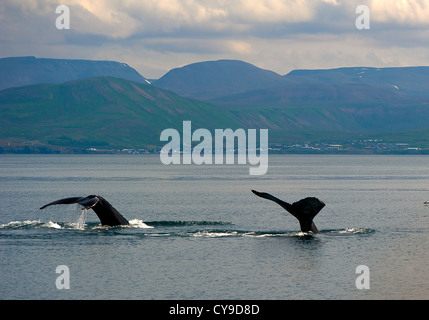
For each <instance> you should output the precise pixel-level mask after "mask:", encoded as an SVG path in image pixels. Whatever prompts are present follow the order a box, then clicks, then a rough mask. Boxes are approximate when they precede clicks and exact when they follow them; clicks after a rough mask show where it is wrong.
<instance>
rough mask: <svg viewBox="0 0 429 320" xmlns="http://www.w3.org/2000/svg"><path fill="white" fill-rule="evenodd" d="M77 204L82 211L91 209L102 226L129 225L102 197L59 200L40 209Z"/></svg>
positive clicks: (91, 196)
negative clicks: (81, 207) (56, 205)
mask: <svg viewBox="0 0 429 320" xmlns="http://www.w3.org/2000/svg"><path fill="white" fill-rule="evenodd" d="M71 203H79V204H80V205H81V206H83V209H92V210H94V212H95V214H96V215H97V216H98V218H99V219H100V221H101V224H102V225H106V226H111V227H113V226H125V225H129V222H128V221H127V219H125V218H124V217H123V216H122V215H121V214H120V213H119V212H118V211H117V210H116V209H115V208H113V207H112V205H111V204H110V203H109V202H108V201H107V200H106V199H104V198H103V197H100V196H96V195H90V196H87V197H73V198H65V199H60V200H57V201H54V202H51V203H48V204H46V205H44V206H43V207H41V208H40V209H45V208H46V207H49V206H52V205H55V204H71Z"/></svg>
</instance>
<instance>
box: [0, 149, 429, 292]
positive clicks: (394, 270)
mask: <svg viewBox="0 0 429 320" xmlns="http://www.w3.org/2000/svg"><path fill="white" fill-rule="evenodd" d="M269 160H270V163H269V170H268V173H267V174H266V175H264V176H249V170H248V166H243V165H228V166H227V165H224V166H196V165H191V166H164V165H162V164H161V162H160V160H159V157H158V156H142V155H127V156H122V155H98V156H95V155H83V156H81V155H49V156H42V155H36V156H34V155H1V156H0V298H1V299H88V298H92V299H428V298H429V275H428V274H429V253H428V248H429V206H425V205H424V204H423V202H424V201H427V200H429V157H425V156H300V155H278V156H270V158H269ZM251 189H256V190H259V191H266V192H269V193H272V194H273V195H276V196H278V197H280V198H282V199H284V200H286V201H289V202H294V201H297V200H299V199H301V198H304V197H307V196H316V197H318V198H320V199H321V200H323V201H324V202H325V203H326V207H325V208H324V209H323V210H322V211H321V212H320V213H319V215H318V216H317V217H316V218H315V220H314V221H315V224H316V225H317V227H318V228H319V230H320V231H321V232H320V233H319V234H317V235H314V236H309V235H304V234H302V233H300V232H299V224H298V222H297V221H296V220H295V218H293V217H292V216H291V215H289V214H288V213H286V212H285V211H284V210H283V209H282V208H281V207H279V206H278V205H276V204H275V203H273V202H270V201H267V200H264V199H261V198H258V197H256V196H255V195H253V194H252V193H251V192H250V190H251ZM89 194H99V195H102V196H103V197H105V198H106V199H107V200H108V201H109V202H110V203H111V204H112V205H113V206H114V207H116V208H117V209H118V210H119V211H120V212H121V213H122V214H123V215H124V216H125V217H126V218H127V219H128V220H130V221H131V226H129V227H115V228H104V227H101V226H100V224H99V221H98V220H97V217H96V216H95V214H94V213H93V212H92V211H91V210H90V211H88V212H86V213H81V211H80V210H79V208H78V206H77V205H68V206H67V205H63V206H53V207H50V208H48V209H45V210H43V211H41V210H39V207H40V206H42V205H44V204H46V203H48V202H51V201H53V200H57V199H60V198H63V197H69V196H86V195H89ZM148 226H151V227H153V228H148ZM59 265H66V266H68V268H69V270H70V289H69V290H59V289H57V287H56V279H57V277H58V276H59V274H57V273H56V272H55V270H56V268H57V266H59ZM359 265H366V266H368V268H369V270H370V278H369V279H370V289H368V290H365V289H363V290H358V289H357V288H356V284H355V283H356V278H357V277H358V276H359V274H356V267H357V266H359Z"/></svg>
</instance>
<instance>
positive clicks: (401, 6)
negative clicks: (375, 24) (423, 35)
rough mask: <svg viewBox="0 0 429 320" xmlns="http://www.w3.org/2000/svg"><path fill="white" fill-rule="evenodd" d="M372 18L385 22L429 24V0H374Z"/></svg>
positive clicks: (371, 7)
mask: <svg viewBox="0 0 429 320" xmlns="http://www.w3.org/2000/svg"><path fill="white" fill-rule="evenodd" d="M370 9H371V19H373V20H374V21H380V22H384V23H391V24H395V23H399V24H408V25H419V24H421V25H426V26H427V25H428V24H429V0H372V1H371V3H370Z"/></svg>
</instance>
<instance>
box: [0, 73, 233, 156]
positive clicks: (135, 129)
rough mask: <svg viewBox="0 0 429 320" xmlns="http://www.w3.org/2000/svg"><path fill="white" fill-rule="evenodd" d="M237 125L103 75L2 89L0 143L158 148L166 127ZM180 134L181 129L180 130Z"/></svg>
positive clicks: (212, 111)
mask: <svg viewBox="0 0 429 320" xmlns="http://www.w3.org/2000/svg"><path fill="white" fill-rule="evenodd" d="M184 120H191V121H192V126H193V127H194V126H195V127H203V128H208V129H210V128H217V127H219V128H222V127H223V126H224V125H229V126H233V127H237V126H238V124H237V123H236V122H235V121H233V120H231V119H230V118H229V117H226V115H225V112H224V111H219V110H218V109H217V108H215V107H214V106H212V105H210V104H207V103H203V102H199V101H196V100H191V99H186V98H182V97H180V96H178V95H176V94H174V93H172V92H169V91H166V90H162V89H158V88H155V87H152V86H149V85H144V84H140V83H136V82H132V81H128V80H124V79H119V78H112V77H101V78H89V79H84V80H77V81H72V82H67V83H64V84H49V85H34V86H26V87H20V88H12V89H6V90H3V91H0V139H1V141H3V143H5V142H7V141H36V142H39V143H41V144H49V145H62V146H73V147H133V148H138V147H144V146H147V145H159V144H160V141H159V136H160V134H161V132H162V130H164V129H167V128H176V129H180V128H181V126H182V122H183V121H184ZM180 131H181V130H180Z"/></svg>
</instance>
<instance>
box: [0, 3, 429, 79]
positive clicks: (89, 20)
mask: <svg viewBox="0 0 429 320" xmlns="http://www.w3.org/2000/svg"><path fill="white" fill-rule="evenodd" d="M66 2H67V6H69V8H70V14H71V17H70V18H71V19H70V20H71V29H70V30H57V29H56V28H55V19H56V18H57V15H56V14H55V8H56V6H57V5H59V2H58V0H2V1H1V2H0V29H1V30H2V32H1V33H0V56H19V55H36V56H39V57H52V58H55V57H56V58H80V59H104V60H116V61H121V62H126V63H128V64H130V65H132V66H135V67H136V68H137V69H138V71H140V72H141V73H142V74H143V75H144V76H148V77H157V76H161V75H162V73H163V72H167V71H168V70H169V69H171V68H173V67H177V66H180V65H184V64H187V63H192V62H196V61H204V60H214V59H223V58H228V59H239V60H244V61H247V62H250V63H254V64H256V65H258V66H260V67H264V68H267V69H271V70H274V71H276V72H278V73H282V74H285V73H287V72H288V71H290V70H291V69H293V68H328V67H335V66H352V65H367V66H376V65H377V66H387V65H394V64H404V63H406V64H409V65H416V64H419V65H424V64H427V60H428V54H427V52H428V51H429V50H428V49H429V48H428V47H429V44H428V42H427V39H428V38H427V37H428V36H429V34H428V33H429V31H428V28H429V26H428V24H429V19H427V17H429V0H408V1H405V0H144V1H141V0H127V1H120V0H92V1H87V0H67V1H66ZM361 4H364V5H367V6H368V7H369V8H370V17H371V29H370V30H364V31H359V30H357V29H356V27H355V19H356V18H357V14H356V12H355V10H356V7H357V6H358V5H361ZM148 70H149V71H148ZM151 73H152V74H151Z"/></svg>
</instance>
